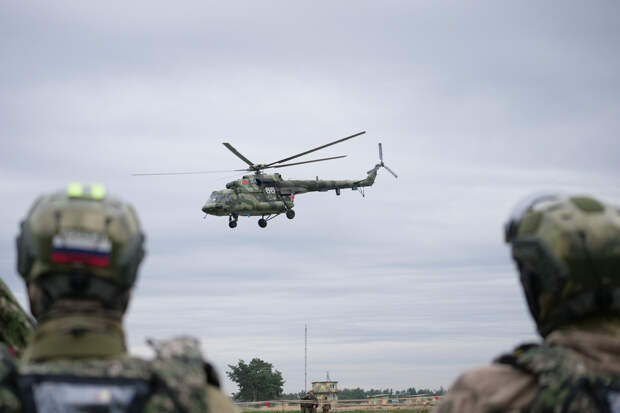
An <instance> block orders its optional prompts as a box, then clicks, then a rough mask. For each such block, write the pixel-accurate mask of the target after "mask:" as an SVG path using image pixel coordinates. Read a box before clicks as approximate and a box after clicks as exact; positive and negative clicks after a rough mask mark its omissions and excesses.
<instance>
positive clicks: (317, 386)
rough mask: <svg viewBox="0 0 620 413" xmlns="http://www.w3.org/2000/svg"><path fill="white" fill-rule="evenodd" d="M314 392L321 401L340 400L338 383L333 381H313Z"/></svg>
mask: <svg viewBox="0 0 620 413" xmlns="http://www.w3.org/2000/svg"><path fill="white" fill-rule="evenodd" d="M312 391H313V392H314V394H315V395H316V397H317V399H319V400H327V401H329V402H332V401H334V400H338V382H337V381H332V380H326V381H313V382H312Z"/></svg>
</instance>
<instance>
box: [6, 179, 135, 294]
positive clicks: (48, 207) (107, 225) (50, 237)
mask: <svg viewBox="0 0 620 413" xmlns="http://www.w3.org/2000/svg"><path fill="white" fill-rule="evenodd" d="M143 243H144V235H143V233H142V230H141V228H140V223H139V221H138V217H137V215H136V213H135V211H134V209H133V207H132V206H131V205H129V204H128V203H125V202H123V201H121V200H119V199H117V198H114V197H112V196H108V195H107V194H106V191H105V188H104V187H103V186H101V185H82V184H70V185H69V186H68V188H67V190H66V191H59V192H56V193H53V194H50V195H44V196H41V197H39V198H38V199H37V200H36V201H35V202H34V205H33V206H32V208H31V209H30V211H29V213H28V215H27V217H26V218H25V219H24V220H23V221H22V223H21V231H20V233H19V235H18V237H17V251H18V259H17V269H18V272H19V274H20V275H21V276H22V277H23V278H24V280H25V281H26V283H28V284H30V283H33V282H37V281H38V280H39V279H40V278H41V277H44V276H46V275H54V274H56V275H59V274H60V275H73V274H79V275H80V276H82V277H86V278H92V279H96V280H101V281H103V283H100V284H101V285H103V284H105V285H114V286H116V287H118V289H120V290H121V291H128V290H130V289H131V287H132V286H133V285H134V283H135V280H136V274H137V270H138V266H139V264H140V262H141V260H142V258H143V257H144V249H143ZM115 289H116V288H115ZM104 290H107V292H110V293H111V294H113V292H112V290H110V289H105V288H104ZM117 292H118V291H117Z"/></svg>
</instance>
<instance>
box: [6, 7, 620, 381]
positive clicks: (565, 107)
mask: <svg viewBox="0 0 620 413" xmlns="http://www.w3.org/2000/svg"><path fill="white" fill-rule="evenodd" d="M619 12H620V6H619V5H618V3H616V2H612V1H603V0H601V1H592V2H581V1H563V2H550V1H548V2H541V1H518V2H517V1H515V2H498V1H473V2H466V1H361V0H360V1H330V2H327V1H325V2H316V1H295V2H292V1H261V2H258V1H247V2H225V3H224V2H205V1H195V2H192V1H189V2H187V1H186V2H175V3H174V4H172V3H170V2H163V1H153V0H149V1H134V2H131V4H128V3H127V2H120V1H118V2H115V1H108V2H79V1H62V0H56V1H54V2H47V1H39V2H36V1H17V0H7V1H4V2H3V4H2V7H0V79H1V80H0V82H1V88H0V142H1V145H2V146H1V150H0V172H1V174H0V190H1V192H0V193H2V198H1V199H2V201H3V202H2V203H3V207H2V211H3V213H2V215H1V216H0V234H2V235H0V274H1V275H2V278H3V279H4V280H6V281H7V282H8V284H9V285H10V287H11V288H12V289H13V290H14V291H16V293H17V295H18V296H19V298H20V300H21V301H22V302H24V288H23V285H22V283H21V282H20V280H19V279H18V277H17V275H16V271H15V251H14V237H15V235H16V233H17V228H18V222H19V220H20V219H21V218H22V217H23V216H24V215H25V213H26V211H27V209H28V207H29V206H30V204H31V203H32V201H33V200H34V198H35V197H36V196H37V195H38V194H40V193H43V192H50V191H53V190H56V189H59V188H62V187H64V186H65V185H66V183H67V182H69V181H85V182H101V183H104V184H106V186H107V187H108V190H109V192H112V193H115V194H117V195H119V196H121V197H124V198H125V199H127V200H129V201H131V202H132V203H133V204H134V205H135V206H136V208H137V209H138V212H139V215H140V217H141V220H142V223H143V226H144V229H145V232H146V233H147V248H148V256H147V258H146V261H145V263H144V265H143V266H142V270H141V274H140V280H139V282H138V285H137V287H136V289H135V293H134V299H133V302H132V304H131V306H130V309H129V313H128V318H127V322H126V327H127V329H128V331H129V344H130V347H131V349H132V352H133V353H134V354H148V353H147V351H146V350H145V345H144V341H145V338H146V337H158V338H163V337H170V336H173V335H177V334H181V333H186V334H192V335H195V336H197V337H199V338H200V339H201V340H202V343H203V348H204V351H205V354H206V355H207V357H208V358H209V359H210V360H212V361H213V362H215V364H216V365H217V367H218V368H219V370H220V374H221V375H222V376H224V372H225V370H226V365H227V364H233V363H236V362H237V361H238V360H239V359H244V360H249V359H251V358H253V357H259V358H262V359H264V360H266V361H268V362H271V363H273V365H274V367H275V368H276V369H278V370H280V371H281V372H282V374H283V377H284V379H285V380H286V383H285V391H287V392H293V391H298V390H300V389H303V387H304V324H307V325H308V334H309V339H308V343H309V352H308V360H309V375H308V382H310V381H314V380H320V379H323V378H324V377H325V373H326V371H329V373H330V376H331V378H332V379H334V380H337V381H338V382H339V386H340V387H342V388H344V387H348V388H351V387H357V386H360V387H364V388H370V387H375V388H377V387H380V388H388V387H391V388H394V389H401V388H406V387H410V386H415V387H420V386H425V387H439V386H440V385H443V386H444V387H447V386H449V385H450V384H451V383H452V382H453V380H454V379H455V377H456V376H457V375H458V373H459V372H461V371H462V370H463V369H466V368H468V367H471V366H473V365H476V364H480V363H485V362H488V361H489V360H491V359H492V358H493V357H494V356H496V355H497V354H498V353H500V352H503V351H507V350H510V349H511V348H512V347H513V346H514V345H516V344H518V343H519V342H522V341H525V340H532V339H534V338H535V337H536V336H535V328H534V325H533V323H532V322H531V320H530V318H529V315H528V314H527V310H526V307H525V305H524V301H523V298H522V294H521V291H520V288H519V286H518V281H517V276H516V273H515V271H514V268H513V265H512V263H511V261H510V259H509V251H508V248H507V247H506V246H505V245H504V244H503V242H502V230H501V228H502V225H503V223H504V221H505V219H506V217H507V216H508V214H509V212H510V209H511V207H512V206H513V205H514V204H515V203H516V202H517V201H518V200H519V199H520V198H522V197H523V196H526V195H528V194H530V193H532V192H535V191H540V190H564V191H568V192H575V193H586V194H593V195H597V196H599V197H600V198H602V199H603V200H607V201H612V202H616V203H620V202H619V201H620V189H619V187H618V181H617V177H618V173H619V172H620V150H619V145H618V132H619V130H620V103H619V102H618V97H619V96H620V80H619V75H618V74H619V73H620V50H619V49H620V46H619V45H620V25H619V24H618V16H619ZM361 130H366V131H367V134H366V135H362V136H360V137H358V138H355V139H353V140H350V141H347V142H346V143H343V144H340V145H337V146H334V147H331V148H328V149H327V150H325V151H322V152H319V153H318V154H320V155H319V156H317V157H326V156H336V155H341V154H346V155H348V157H347V158H345V159H343V160H336V161H330V162H325V163H322V164H311V165H303V166H299V167H293V168H289V169H286V170H281V171H280V172H282V174H283V175H284V176H285V177H290V178H294V179H304V178H309V179H311V178H314V177H315V176H317V175H318V176H319V177H320V178H326V179H362V178H364V177H365V176H366V173H365V172H366V171H367V170H369V169H370V168H371V167H372V166H374V164H375V163H376V162H377V160H378V153H377V142H383V145H384V157H385V161H386V164H387V165H388V166H390V167H391V168H392V169H393V170H394V171H396V172H397V173H398V174H399V177H398V179H397V180H396V179H394V178H393V177H392V176H391V175H389V174H388V173H387V172H386V171H384V170H382V171H381V172H380V173H379V176H378V178H377V180H376V184H375V186H373V187H372V188H370V189H368V190H367V192H366V197H365V198H362V197H361V196H360V194H359V193H357V192H353V191H343V193H342V195H341V196H340V197H337V196H336V195H335V194H334V192H333V191H332V192H329V193H318V194H305V195H300V196H298V197H297V198H296V200H295V201H296V207H295V209H296V211H297V216H296V217H295V219H294V220H292V221H289V220H287V219H286V218H284V217H278V218H277V219H274V220H273V221H270V222H269V225H268V227H267V228H266V229H261V228H259V227H258V225H257V224H256V220H257V219H256V218H243V217H242V218H240V219H239V226H238V227H237V228H236V229H234V230H231V229H229V228H228V225H227V219H226V218H217V217H211V216H209V217H207V218H206V219H203V214H202V213H201V211H200V208H201V207H202V205H203V204H204V202H205V201H206V199H207V198H208V196H209V194H210V193H211V191H213V190H216V189H222V188H224V186H225V184H226V182H227V181H229V180H232V179H233V178H234V177H235V176H234V175H232V174H220V175H192V176H167V177H131V176H130V174H131V173H133V172H160V171H162V172H164V171H177V170H211V169H216V170H219V169H236V168H240V167H243V166H244V164H243V163H242V162H241V161H240V160H239V159H237V158H236V157H235V156H233V155H232V154H231V153H230V152H229V151H228V150H226V149H225V148H224V147H223V146H222V145H221V143H222V142H224V141H228V142H231V143H232V144H233V145H234V146H235V147H236V148H237V149H238V150H239V151H240V152H241V153H243V154H244V155H245V156H246V157H248V158H249V159H250V160H252V161H254V162H256V163H258V162H272V161H275V160H278V159H282V158H283V157H286V156H288V155H291V154H294V153H298V152H301V151H304V150H306V149H308V148H310V147H314V146H318V145H321V144H323V143H326V142H329V141H330V140H335V139H337V138H340V137H344V136H348V135H350V134H353V133H355V132H358V131H361ZM225 388H226V390H227V391H228V392H232V391H235V385H234V384H232V383H231V382H229V381H228V380H226V382H225Z"/></svg>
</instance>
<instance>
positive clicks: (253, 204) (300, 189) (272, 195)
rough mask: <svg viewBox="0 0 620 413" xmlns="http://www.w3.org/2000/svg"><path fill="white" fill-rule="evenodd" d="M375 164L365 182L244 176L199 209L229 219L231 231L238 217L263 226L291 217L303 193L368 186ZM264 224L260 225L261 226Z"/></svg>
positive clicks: (373, 177)
mask: <svg viewBox="0 0 620 413" xmlns="http://www.w3.org/2000/svg"><path fill="white" fill-rule="evenodd" d="M381 166H382V165H381V164H377V165H376V166H375V167H374V168H373V169H371V170H370V171H368V176H367V177H366V178H365V179H361V180H358V181H353V180H323V179H321V180H319V179H309V180H285V179H283V178H282V175H280V174H279V173H275V174H273V175H264V174H260V175H246V176H243V177H242V178H241V179H238V180H236V181H232V182H229V183H227V184H226V189H223V190H220V191H213V193H211V196H210V197H209V200H208V201H207V203H206V204H205V205H204V206H203V207H202V211H203V212H204V213H205V214H209V215H216V216H229V217H230V218H229V225H230V227H231V228H234V227H235V226H236V221H237V219H238V217H239V216H248V217H249V216H261V217H262V218H261V220H259V225H260V226H261V227H263V228H264V227H265V226H266V222H267V221H269V220H270V219H272V218H275V217H276V216H278V215H280V214H283V213H286V216H287V218H289V219H293V218H294V217H295V211H294V210H293V207H294V199H295V195H298V194H304V193H306V192H326V191H330V190H335V191H336V194H337V195H340V190H341V189H348V188H350V189H353V190H358V189H359V188H364V187H367V186H372V184H374V182H375V178H376V177H377V171H378V170H379V168H381ZM263 224H264V225H263Z"/></svg>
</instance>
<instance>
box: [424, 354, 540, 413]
mask: <svg viewBox="0 0 620 413" xmlns="http://www.w3.org/2000/svg"><path fill="white" fill-rule="evenodd" d="M536 389H537V384H536V379H535V378H534V377H533V376H532V375H530V374H527V373H525V372H523V371H521V370H519V369H517V368H515V367H513V366H511V365H509V364H502V363H493V364H490V365H486V366H481V367H475V368H472V369H470V370H467V371H466V372H465V373H463V374H461V376H459V377H458V378H457V379H456V381H455V382H454V384H453V385H452V388H451V389H450V391H449V392H448V393H447V394H446V395H445V396H444V397H443V398H442V401H441V403H440V404H439V405H438V406H437V407H436V408H435V410H434V412H441V413H447V412H492V411H507V412H509V411H520V410H521V409H523V408H525V407H527V406H529V404H531V403H532V401H533V400H534V397H535V395H536Z"/></svg>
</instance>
